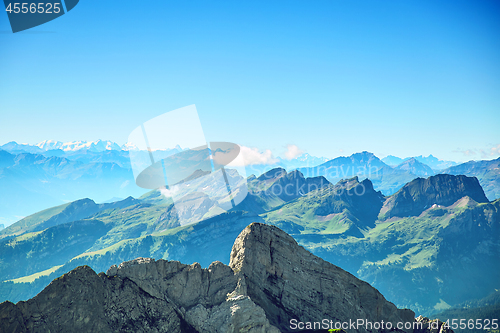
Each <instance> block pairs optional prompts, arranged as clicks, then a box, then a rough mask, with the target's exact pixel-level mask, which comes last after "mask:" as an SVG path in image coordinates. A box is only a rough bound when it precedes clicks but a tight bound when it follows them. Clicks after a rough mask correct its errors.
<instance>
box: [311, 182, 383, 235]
mask: <svg viewBox="0 0 500 333" xmlns="http://www.w3.org/2000/svg"><path fill="white" fill-rule="evenodd" d="M325 191H326V193H327V194H329V195H326V196H323V197H322V200H321V201H320V203H319V205H318V208H317V209H316V210H315V212H314V213H315V214H316V215H321V216H326V215H329V214H337V213H342V212H343V211H344V210H345V209H348V210H349V211H350V212H351V213H352V214H354V216H355V218H356V219H357V220H358V222H359V223H358V227H361V228H362V227H366V226H370V227H371V226H373V224H374V222H375V220H376V219H377V215H378V213H379V211H380V209H381V208H382V205H383V202H384V199H385V197H384V196H383V195H382V193H380V192H377V191H375V189H374V188H373V184H372V182H371V181H370V180H369V179H364V180H363V181H361V182H359V180H358V177H357V176H356V177H353V178H350V179H346V180H342V181H339V182H338V183H337V184H336V185H335V186H333V185H331V186H330V187H329V188H327V189H326V190H325Z"/></svg>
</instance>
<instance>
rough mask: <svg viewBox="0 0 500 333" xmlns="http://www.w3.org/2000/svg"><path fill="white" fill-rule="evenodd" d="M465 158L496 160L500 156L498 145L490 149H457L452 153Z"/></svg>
mask: <svg viewBox="0 0 500 333" xmlns="http://www.w3.org/2000/svg"><path fill="white" fill-rule="evenodd" d="M453 152H454V153H459V154H462V155H464V156H467V157H476V156H477V157H479V158H483V159H489V158H496V157H499V156H500V144H497V145H496V146H493V147H491V148H490V149H477V148H476V149H467V150H463V149H457V150H454V151H453Z"/></svg>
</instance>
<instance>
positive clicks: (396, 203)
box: [379, 174, 489, 219]
mask: <svg viewBox="0 0 500 333" xmlns="http://www.w3.org/2000/svg"><path fill="white" fill-rule="evenodd" d="M465 196H468V197H470V198H472V199H473V200H475V201H476V202H479V203H482V202H489V201H488V199H487V198H486V195H485V194H484V191H483V189H482V188H481V185H480V184H479V181H478V180H477V178H476V177H467V176H462V175H460V176H453V175H445V174H441V175H436V176H432V177H429V178H425V179H424V178H417V179H414V180H412V181H411V182H409V183H408V184H406V185H405V186H403V187H402V188H401V189H400V190H399V191H398V192H397V193H395V194H394V195H392V196H391V197H390V198H389V199H387V201H386V202H385V203H384V206H383V207H382V209H381V211H380V215H379V218H385V219H386V218H391V217H393V216H398V217H405V216H418V215H420V214H421V213H422V212H423V211H424V210H425V209H427V208H429V207H431V206H432V205H434V204H436V205H442V206H450V205H452V204H454V203H455V202H456V201H457V200H459V199H461V198H463V197H465Z"/></svg>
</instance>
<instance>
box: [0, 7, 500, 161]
mask: <svg viewBox="0 0 500 333" xmlns="http://www.w3.org/2000/svg"><path fill="white" fill-rule="evenodd" d="M499 31H500V2H498V1H421V0H420V1H332V0H330V1H312V2H311V1H308V2H306V1H276V2H269V1H224V2H212V1H200V2H186V1H159V0H157V1H152V0H146V1H144V0H142V1H139V0H128V1H118V0H116V1H111V0H109V1H92V0H82V1H80V3H79V4H78V6H77V7H75V8H74V9H73V10H72V11H71V12H69V13H68V14H66V15H63V16H62V17H60V18H58V19H56V20H54V21H51V22H49V23H46V24H44V25H41V26H39V27H36V28H33V29H30V30H28V31H25V32H20V33H16V34H12V32H11V31H10V26H9V23H8V20H7V15H6V13H0V145H1V144H4V143H6V142H9V141H17V142H26V143H37V142H39V141H42V140H46V139H55V140H59V141H73V140H97V139H106V140H112V141H115V142H117V143H119V144H123V143H125V142H126V140H127V137H128V135H129V134H130V132H131V131H132V130H133V129H134V128H136V127H137V126H138V125H140V124H141V123H143V122H145V121H147V120H149V119H151V118H154V117H155V116H158V115H160V114H162V113H164V112H167V111H170V110H174V109H177V108H180V107H183V106H187V105H190V104H196V106H197V109H198V113H199V116H200V119H201V123H202V125H203V129H204V132H205V137H206V138H207V139H208V140H209V141H230V142H235V143H238V144H241V145H245V146H248V147H257V148H259V149H260V150H265V149H271V151H272V152H273V153H274V154H275V155H282V154H283V153H284V152H285V150H286V148H285V147H286V146H287V145H289V144H294V145H297V146H298V147H299V148H300V149H301V150H303V151H305V152H308V153H310V154H312V155H316V156H326V157H330V158H333V157H337V156H341V155H350V154H352V153H354V152H359V151H363V150H368V151H371V152H373V153H375V154H376V155H377V156H380V157H383V156H385V155H388V154H392V155H396V156H400V157H406V156H415V155H428V154H433V155H435V156H437V157H439V158H442V159H447V160H455V161H467V160H470V159H481V158H487V159H491V158H496V157H498V156H500V130H499V129H500V34H499V33H498V32H499Z"/></svg>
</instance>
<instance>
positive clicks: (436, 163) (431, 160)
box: [382, 155, 458, 171]
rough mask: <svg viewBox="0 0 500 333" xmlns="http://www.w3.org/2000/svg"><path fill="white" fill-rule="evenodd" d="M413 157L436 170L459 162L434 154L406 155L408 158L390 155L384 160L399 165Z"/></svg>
mask: <svg viewBox="0 0 500 333" xmlns="http://www.w3.org/2000/svg"><path fill="white" fill-rule="evenodd" d="M412 158H414V159H416V160H417V161H419V162H420V163H423V164H425V165H427V166H429V167H430V168H432V169H433V170H436V171H439V170H444V169H447V168H449V167H452V166H455V165H457V164H458V163H456V162H453V161H443V160H440V159H438V158H437V157H435V156H432V155H429V156H427V157H425V156H422V155H420V156H415V157H406V158H400V157H397V156H393V155H388V156H386V157H384V158H383V159H382V162H384V163H386V164H387V165H390V166H396V165H399V164H401V163H403V162H404V161H406V160H409V159H412Z"/></svg>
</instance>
